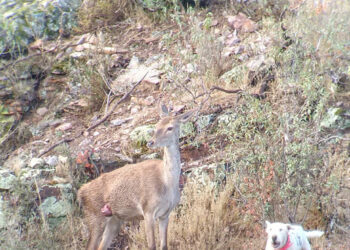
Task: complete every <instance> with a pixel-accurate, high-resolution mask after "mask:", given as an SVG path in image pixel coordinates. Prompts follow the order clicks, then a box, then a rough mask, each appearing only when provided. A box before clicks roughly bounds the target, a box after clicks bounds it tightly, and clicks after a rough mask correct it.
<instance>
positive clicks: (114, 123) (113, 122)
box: [111, 117, 134, 126]
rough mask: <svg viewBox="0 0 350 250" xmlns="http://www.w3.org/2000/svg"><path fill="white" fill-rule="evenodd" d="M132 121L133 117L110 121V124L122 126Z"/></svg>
mask: <svg viewBox="0 0 350 250" xmlns="http://www.w3.org/2000/svg"><path fill="white" fill-rule="evenodd" d="M132 119H134V118H133V117H128V118H125V119H115V120H112V121H111V124H112V125H113V126H120V125H122V124H123V123H126V122H128V121H131V120H132Z"/></svg>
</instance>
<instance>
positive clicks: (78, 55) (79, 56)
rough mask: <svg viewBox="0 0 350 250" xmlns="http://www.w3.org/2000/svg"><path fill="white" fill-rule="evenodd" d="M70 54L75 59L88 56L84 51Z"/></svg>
mask: <svg viewBox="0 0 350 250" xmlns="http://www.w3.org/2000/svg"><path fill="white" fill-rule="evenodd" d="M69 56H70V57H71V58H73V59H81V58H84V57H86V54H85V53H84V52H73V53H71V54H69Z"/></svg>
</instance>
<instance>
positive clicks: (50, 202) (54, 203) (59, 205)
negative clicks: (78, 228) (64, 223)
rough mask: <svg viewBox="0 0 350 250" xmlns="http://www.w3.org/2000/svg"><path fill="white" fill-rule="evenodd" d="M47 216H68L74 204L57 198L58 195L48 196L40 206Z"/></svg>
mask: <svg viewBox="0 0 350 250" xmlns="http://www.w3.org/2000/svg"><path fill="white" fill-rule="evenodd" d="M39 209H40V210H41V211H42V212H43V214H44V215H45V216H50V217H53V218H58V217H62V216H66V215H68V214H69V213H70V211H71V210H72V204H71V203H70V202H69V201H67V200H57V199H56V197H54V196H52V197H48V198H46V199H45V200H44V201H43V203H41V205H40V206H39Z"/></svg>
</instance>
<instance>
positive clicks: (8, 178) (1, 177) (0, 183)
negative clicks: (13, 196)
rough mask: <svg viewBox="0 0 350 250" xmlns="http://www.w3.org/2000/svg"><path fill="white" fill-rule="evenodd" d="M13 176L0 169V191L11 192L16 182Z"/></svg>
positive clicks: (11, 173) (10, 172) (7, 171)
mask: <svg viewBox="0 0 350 250" xmlns="http://www.w3.org/2000/svg"><path fill="white" fill-rule="evenodd" d="M16 179H17V178H16V176H15V174H14V173H13V172H12V171H11V170H9V169H2V168H0V191H8V190H11V189H12V187H13V186H14V185H15V181H16Z"/></svg>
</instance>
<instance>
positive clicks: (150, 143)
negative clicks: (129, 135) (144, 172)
mask: <svg viewBox="0 0 350 250" xmlns="http://www.w3.org/2000/svg"><path fill="white" fill-rule="evenodd" d="M153 145H154V141H153V140H150V141H149V142H148V143H147V147H149V148H151V147H152V146H153Z"/></svg>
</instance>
